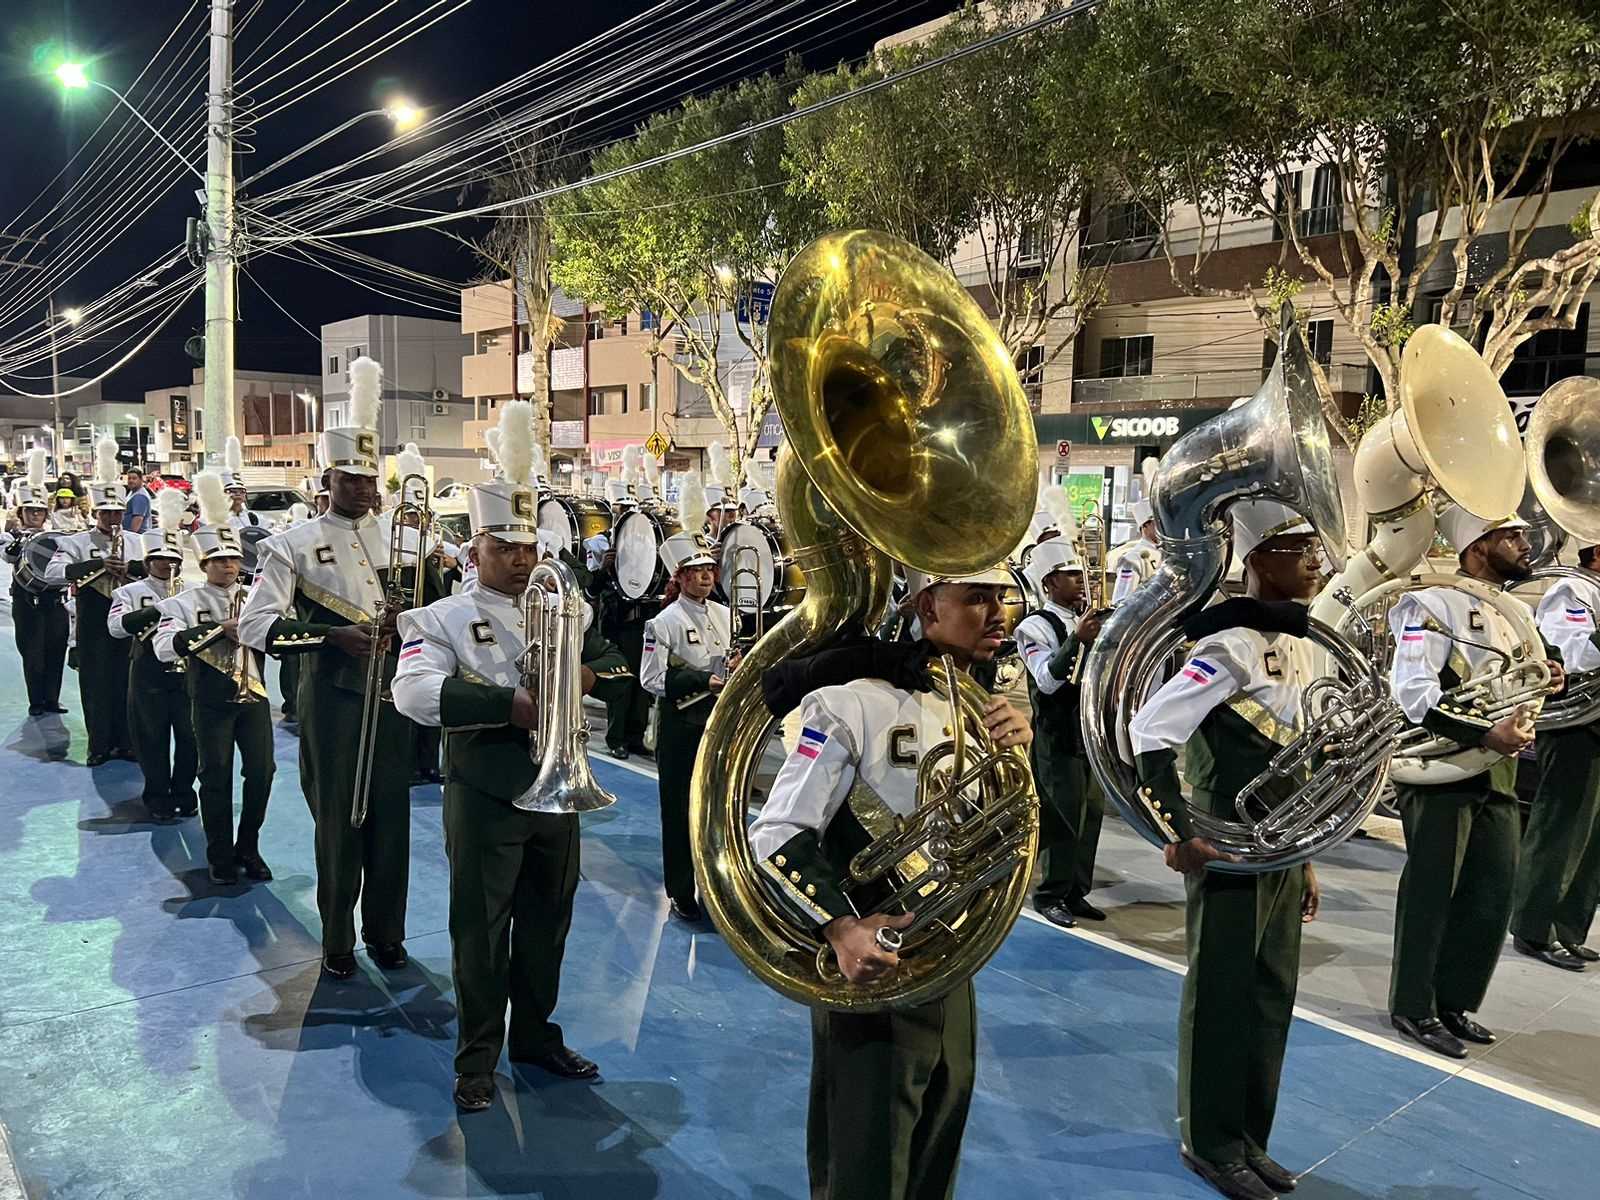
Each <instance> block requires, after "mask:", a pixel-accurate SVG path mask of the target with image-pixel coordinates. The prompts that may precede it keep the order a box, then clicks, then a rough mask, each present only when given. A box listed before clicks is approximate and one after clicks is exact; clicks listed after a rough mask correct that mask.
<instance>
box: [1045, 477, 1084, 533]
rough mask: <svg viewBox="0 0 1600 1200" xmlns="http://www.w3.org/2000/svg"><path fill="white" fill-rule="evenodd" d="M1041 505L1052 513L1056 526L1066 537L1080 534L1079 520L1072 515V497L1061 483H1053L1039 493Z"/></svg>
mask: <svg viewBox="0 0 1600 1200" xmlns="http://www.w3.org/2000/svg"><path fill="white" fill-rule="evenodd" d="M1039 506H1040V507H1041V508H1043V509H1044V510H1045V511H1046V512H1048V513H1049V514H1050V516H1051V517H1052V519H1053V520H1054V522H1055V527H1056V528H1057V529H1059V530H1060V531H1061V536H1062V537H1064V538H1074V537H1077V536H1078V522H1077V520H1076V519H1075V518H1074V517H1073V515H1072V497H1071V496H1069V495H1067V489H1066V488H1064V487H1062V486H1061V485H1060V484H1059V483H1053V484H1051V485H1050V486H1049V487H1047V488H1045V489H1044V491H1043V492H1041V493H1040V495H1039Z"/></svg>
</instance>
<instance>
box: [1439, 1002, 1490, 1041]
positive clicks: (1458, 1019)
mask: <svg viewBox="0 0 1600 1200" xmlns="http://www.w3.org/2000/svg"><path fill="white" fill-rule="evenodd" d="M1439 1020H1440V1021H1442V1022H1443V1023H1444V1027H1445V1028H1446V1029H1448V1030H1449V1031H1450V1032H1451V1033H1453V1034H1455V1035H1456V1036H1457V1037H1458V1038H1460V1039H1461V1040H1462V1041H1464V1042H1477V1043H1478V1045H1480V1046H1492V1045H1494V1040H1495V1039H1494V1034H1493V1033H1492V1032H1491V1031H1490V1030H1488V1029H1486V1028H1484V1027H1483V1026H1482V1025H1479V1024H1478V1023H1477V1022H1476V1021H1474V1020H1473V1019H1472V1018H1471V1017H1469V1016H1467V1014H1466V1013H1464V1012H1446V1011H1445V1010H1444V1009H1442V1008H1441V1009H1440V1010H1439Z"/></svg>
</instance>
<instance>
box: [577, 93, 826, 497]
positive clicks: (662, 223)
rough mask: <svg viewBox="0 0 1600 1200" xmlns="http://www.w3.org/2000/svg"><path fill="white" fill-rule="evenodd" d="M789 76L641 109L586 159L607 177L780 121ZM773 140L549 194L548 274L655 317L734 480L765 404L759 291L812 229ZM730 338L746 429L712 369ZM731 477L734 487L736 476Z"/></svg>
mask: <svg viewBox="0 0 1600 1200" xmlns="http://www.w3.org/2000/svg"><path fill="white" fill-rule="evenodd" d="M799 78H800V74H799V69H798V67H797V66H795V65H793V64H791V65H790V66H788V67H787V68H786V69H785V71H784V72H782V73H780V74H775V75H766V76H762V77H759V78H756V79H751V80H747V81H745V82H743V83H740V84H738V85H736V86H734V87H730V88H725V89H722V90H719V91H717V92H713V93H711V94H710V95H708V96H705V97H702V98H697V99H693V100H690V101H689V102H687V103H686V104H685V105H684V106H683V107H682V108H679V109H676V110H674V111H672V112H669V113H663V114H659V115H657V116H655V117H652V118H651V119H650V120H649V121H648V122H647V123H646V124H645V125H644V126H643V128H641V129H640V130H639V131H638V133H637V134H636V136H635V137H633V138H632V139H630V140H627V141H624V142H619V143H616V144H614V145H612V146H609V147H607V148H606V149H605V150H603V151H601V152H600V153H599V154H598V155H596V156H595V160H594V162H593V164H592V171H593V173H595V174H605V173H608V172H611V171H614V170H618V169H621V168H625V167H630V166H634V165H636V164H638V163H642V162H646V161H649V160H651V159H653V158H656V157H658V156H660V155H662V154H665V153H668V152H670V151H672V150H676V149H679V148H681V147H684V146H689V145H695V144H698V143H700V142H703V141H706V140H708V139H710V138H714V137H716V136H718V135H719V134H723V133H726V132H729V131H732V130H737V129H742V128H744V127H746V126H748V125H751V124H753V123H756V122H759V121H762V120H765V119H767V118H768V117H771V116H775V115H779V114H781V113H783V112H786V111H787V109H788V103H789V96H790V94H791V93H792V92H793V91H794V89H795V87H796V86H798V82H799ZM782 159H783V135H782V133H781V132H779V131H778V130H771V131H768V132H765V133H762V134H758V135H755V136H751V137H742V138H736V139H733V140H731V141H729V142H727V143H725V144H723V145H721V146H718V147H715V148H714V149H710V150H704V151H701V152H699V153H696V154H691V155H688V156H686V157H684V158H681V159H678V160H676V161H674V162H671V163H666V164H659V165H655V166H652V167H649V168H646V169H644V170H641V171H637V172H634V173H632V174H627V175H622V176H619V177H618V178H615V179H611V180H608V181H607V182H605V183H602V184H598V185H595V186H593V187H589V188H585V189H583V190H581V191H577V192H573V193H569V194H568V195H566V196H563V197H560V198H559V199H558V200H557V202H556V205H555V209H554V214H553V215H554V224H553V229H554V236H555V245H554V249H555V255H554V262H553V274H554V278H555V279H556V280H557V281H558V282H559V283H560V285H561V286H562V287H563V288H565V289H566V290H567V291H568V292H570V293H572V294H573V295H575V296H582V297H583V298H584V299H585V300H586V301H587V302H588V303H590V304H591V305H594V306H596V307H598V308H602V309H604V310H606V311H607V312H609V313H613V314H618V315H620V314H624V313H627V312H629V311H631V310H639V311H643V312H649V313H651V314H653V315H655V316H656V318H657V325H656V329H655V331H654V333H655V336H654V338H653V339H652V342H651V348H650V352H651V354H653V355H655V356H657V358H658V360H659V359H660V358H661V357H664V356H665V349H664V345H663V343H664V341H665V339H668V338H676V339H677V340H678V342H679V345H680V350H679V352H678V353H677V354H676V355H673V356H672V357H671V360H670V366H671V367H672V369H674V370H676V371H677V372H678V373H679V375H680V376H682V377H683V378H684V379H685V380H687V381H689V382H691V383H693V384H695V385H697V386H699V387H700V388H701V389H703V390H704V392H705V394H706V396H707V398H708V399H709V401H710V403H711V407H712V411H713V412H714V413H715V414H716V417H717V419H718V420H719V421H720V422H721V423H722V426H723V428H724V429H725V430H726V431H727V434H728V445H729V448H730V457H731V458H732V460H733V464H734V469H735V472H736V473H737V474H738V475H739V476H740V477H742V475H743V470H744V462H745V461H746V460H747V459H748V458H749V456H750V455H751V454H752V453H753V452H754V450H755V448H756V443H757V440H758V439H759V437H760V434H761V423H762V420H763V418H764V417H765V415H766V412H767V409H768V407H769V406H770V405H771V402H772V395H771V389H770V386H769V384H768V374H767V352H766V314H765V310H764V308H763V307H762V305H761V304H760V303H757V302H755V301H756V300H757V299H758V297H757V296H756V292H757V290H758V286H759V285H766V286H772V285H775V284H776V282H777V279H778V276H779V275H780V274H781V273H782V271H783V268H784V267H785V266H786V265H787V264H788V262H789V260H790V259H791V258H792V257H793V256H794V254H795V253H797V252H798V251H799V250H801V249H803V248H804V247H805V245H806V244H807V243H808V242H810V241H811V240H812V238H814V237H815V236H816V235H817V234H818V233H819V232H820V230H821V226H820V223H819V222H820V213H819V210H818V207H817V206H816V205H815V204H813V203H812V202H811V201H810V200H809V199H808V198H807V197H806V196H805V195H803V194H795V193H792V192H791V191H790V190H789V189H788V188H787V186H786V180H785V176H784V173H783V161H782ZM725 330H731V331H732V332H733V335H734V336H735V337H736V338H737V340H738V343H739V345H740V347H742V350H743V354H744V356H746V357H747V358H748V361H749V362H750V364H751V368H752V376H753V381H752V385H751V389H750V395H749V399H748V403H747V404H746V406H745V412H744V426H743V428H741V427H740V414H739V412H738V411H737V410H736V408H735V405H734V403H733V401H732V399H731V398H730V397H729V395H728V390H727V388H726V386H725V385H724V380H723V376H722V373H721V369H722V368H724V367H726V366H727V365H728V364H729V362H730V360H731V358H732V351H733V348H732V347H725V346H724V344H723V343H724V336H725V332H724V331H725ZM736 482H737V481H736Z"/></svg>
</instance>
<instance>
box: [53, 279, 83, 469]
mask: <svg viewBox="0 0 1600 1200" xmlns="http://www.w3.org/2000/svg"><path fill="white" fill-rule="evenodd" d="M81 320H83V310H82V309H81V308H64V309H62V310H61V311H60V312H59V313H58V312H56V298H55V297H54V296H51V297H50V300H49V305H48V307H47V308H46V309H45V324H46V325H48V326H49V328H50V391H51V393H52V395H51V397H50V414H51V421H52V423H53V424H54V426H55V427H54V428H53V429H52V430H51V431H50V439H51V440H50V454H51V456H52V457H53V458H55V460H56V474H57V475H59V474H61V360H60V359H59V358H58V357H57V356H56V330H57V328H59V327H60V324H61V322H62V321H65V322H66V323H67V324H68V325H76V324H77V323H78V322H79V321H81Z"/></svg>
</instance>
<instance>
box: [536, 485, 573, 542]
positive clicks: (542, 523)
mask: <svg viewBox="0 0 1600 1200" xmlns="http://www.w3.org/2000/svg"><path fill="white" fill-rule="evenodd" d="M539 528H540V529H544V530H548V531H549V532H550V533H553V534H555V535H556V536H557V537H559V538H561V539H563V540H564V541H565V542H566V544H567V548H568V549H569V550H570V549H572V548H573V547H575V546H577V544H578V525H577V522H576V521H574V520H573V519H572V513H571V512H570V511H569V510H568V509H567V506H566V505H565V504H563V503H561V501H560V500H557V499H555V498H553V497H552V498H551V499H549V500H546V501H544V503H542V504H540V505H539Z"/></svg>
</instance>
